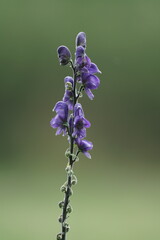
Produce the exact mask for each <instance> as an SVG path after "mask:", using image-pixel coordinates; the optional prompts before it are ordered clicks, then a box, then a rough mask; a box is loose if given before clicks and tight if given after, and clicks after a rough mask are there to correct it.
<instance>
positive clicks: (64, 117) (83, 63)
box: [50, 32, 101, 240]
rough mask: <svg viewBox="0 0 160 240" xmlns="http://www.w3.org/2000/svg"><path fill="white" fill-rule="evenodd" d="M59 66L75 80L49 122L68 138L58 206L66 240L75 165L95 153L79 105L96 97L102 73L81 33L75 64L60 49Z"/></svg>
mask: <svg viewBox="0 0 160 240" xmlns="http://www.w3.org/2000/svg"><path fill="white" fill-rule="evenodd" d="M57 53H58V58H59V62H60V65H67V64H68V65H69V66H70V67H71V69H72V71H73V78H72V77H70V76H67V77H65V78H64V84H65V92H64V95H63V98H62V101H59V102H57V103H56V105H55V107H54V108H53V111H54V112H55V113H56V115H55V117H53V118H52V119H51V121H50V125H51V127H52V128H56V129H57V131H56V135H59V134H61V133H62V135H63V136H65V135H67V140H68V144H69V148H67V150H66V152H65V156H66V157H67V158H68V164H67V167H66V172H67V181H66V182H65V183H64V184H63V185H62V187H61V188H60V189H61V191H62V192H63V193H64V200H63V201H61V202H60V203H59V207H60V208H61V209H62V214H61V215H60V217H59V222H60V223H61V232H60V233H59V234H58V235H57V240H66V234H67V232H68V231H69V229H70V227H69V224H68V223H67V218H68V215H69V214H70V213H71V212H72V210H71V209H72V207H71V205H70V196H71V195H72V193H73V191H72V185H75V184H76V183H77V179H76V176H75V175H74V173H73V165H74V163H75V162H76V161H77V160H78V155H79V154H80V153H83V154H84V155H85V156H86V157H87V158H91V155H90V153H89V152H88V151H90V150H92V148H93V144H92V142H90V141H88V140H86V139H84V138H86V136H87V134H86V129H87V128H89V127H90V126H91V123H90V122H89V121H88V120H87V119H86V118H85V115H84V111H83V108H82V105H81V104H80V103H79V100H80V97H82V96H83V95H82V91H83V90H84V91H85V92H86V94H87V95H88V97H89V98H90V99H91V100H92V99H93V98H94V95H93V93H92V90H94V89H97V88H98V87H99V85H100V79H99V78H98V77H97V76H96V75H95V74H97V73H101V72H100V70H99V69H98V67H97V65H96V64H95V63H93V62H92V61H91V59H90V58H89V57H88V56H87V54H86V34H85V33H84V32H80V33H78V35H77V36H76V51H75V60H72V58H71V53H70V50H69V49H68V48H67V47H66V46H63V45H62V46H60V47H58V49H57Z"/></svg>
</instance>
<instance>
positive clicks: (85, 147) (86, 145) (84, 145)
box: [76, 138, 93, 158]
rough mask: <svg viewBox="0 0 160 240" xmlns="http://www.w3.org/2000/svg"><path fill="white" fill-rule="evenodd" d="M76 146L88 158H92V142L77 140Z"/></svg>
mask: <svg viewBox="0 0 160 240" xmlns="http://www.w3.org/2000/svg"><path fill="white" fill-rule="evenodd" d="M76 144H77V146H78V148H79V150H80V151H81V152H82V153H83V154H84V155H85V156H86V157H88V158H91V155H90V154H89V153H88V151H89V150H91V149H92V148H93V144H92V142H89V141H87V140H85V139H79V138H78V139H76Z"/></svg>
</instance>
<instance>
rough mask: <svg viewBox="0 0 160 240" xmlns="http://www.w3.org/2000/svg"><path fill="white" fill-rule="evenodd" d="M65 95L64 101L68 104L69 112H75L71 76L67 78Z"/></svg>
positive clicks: (65, 80)
mask: <svg viewBox="0 0 160 240" xmlns="http://www.w3.org/2000/svg"><path fill="white" fill-rule="evenodd" d="M64 82H65V88H66V90H65V93H64V96H63V101H64V102H66V103H67V104H68V108H69V110H73V104H74V94H73V82H74V80H73V78H72V77H70V76H67V77H65V79H64Z"/></svg>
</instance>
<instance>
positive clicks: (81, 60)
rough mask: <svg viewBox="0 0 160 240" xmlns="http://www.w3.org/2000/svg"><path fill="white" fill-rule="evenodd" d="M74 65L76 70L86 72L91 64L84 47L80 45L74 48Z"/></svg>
mask: <svg viewBox="0 0 160 240" xmlns="http://www.w3.org/2000/svg"><path fill="white" fill-rule="evenodd" d="M75 55H76V67H77V69H78V70H80V71H83V72H86V71H87V72H88V69H89V68H90V66H91V60H90V58H89V57H88V56H87V55H86V53H85V49H84V48H83V47H82V46H78V47H77V49H76V53H75Z"/></svg>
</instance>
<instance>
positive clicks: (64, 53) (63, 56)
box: [57, 46, 71, 65]
mask: <svg viewBox="0 0 160 240" xmlns="http://www.w3.org/2000/svg"><path fill="white" fill-rule="evenodd" d="M57 53H58V58H59V62H60V64H61V65H66V64H68V63H69V62H70V60H71V53H70V51H69V49H68V48H67V47H66V46H60V47H59V48H58V49H57Z"/></svg>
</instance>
